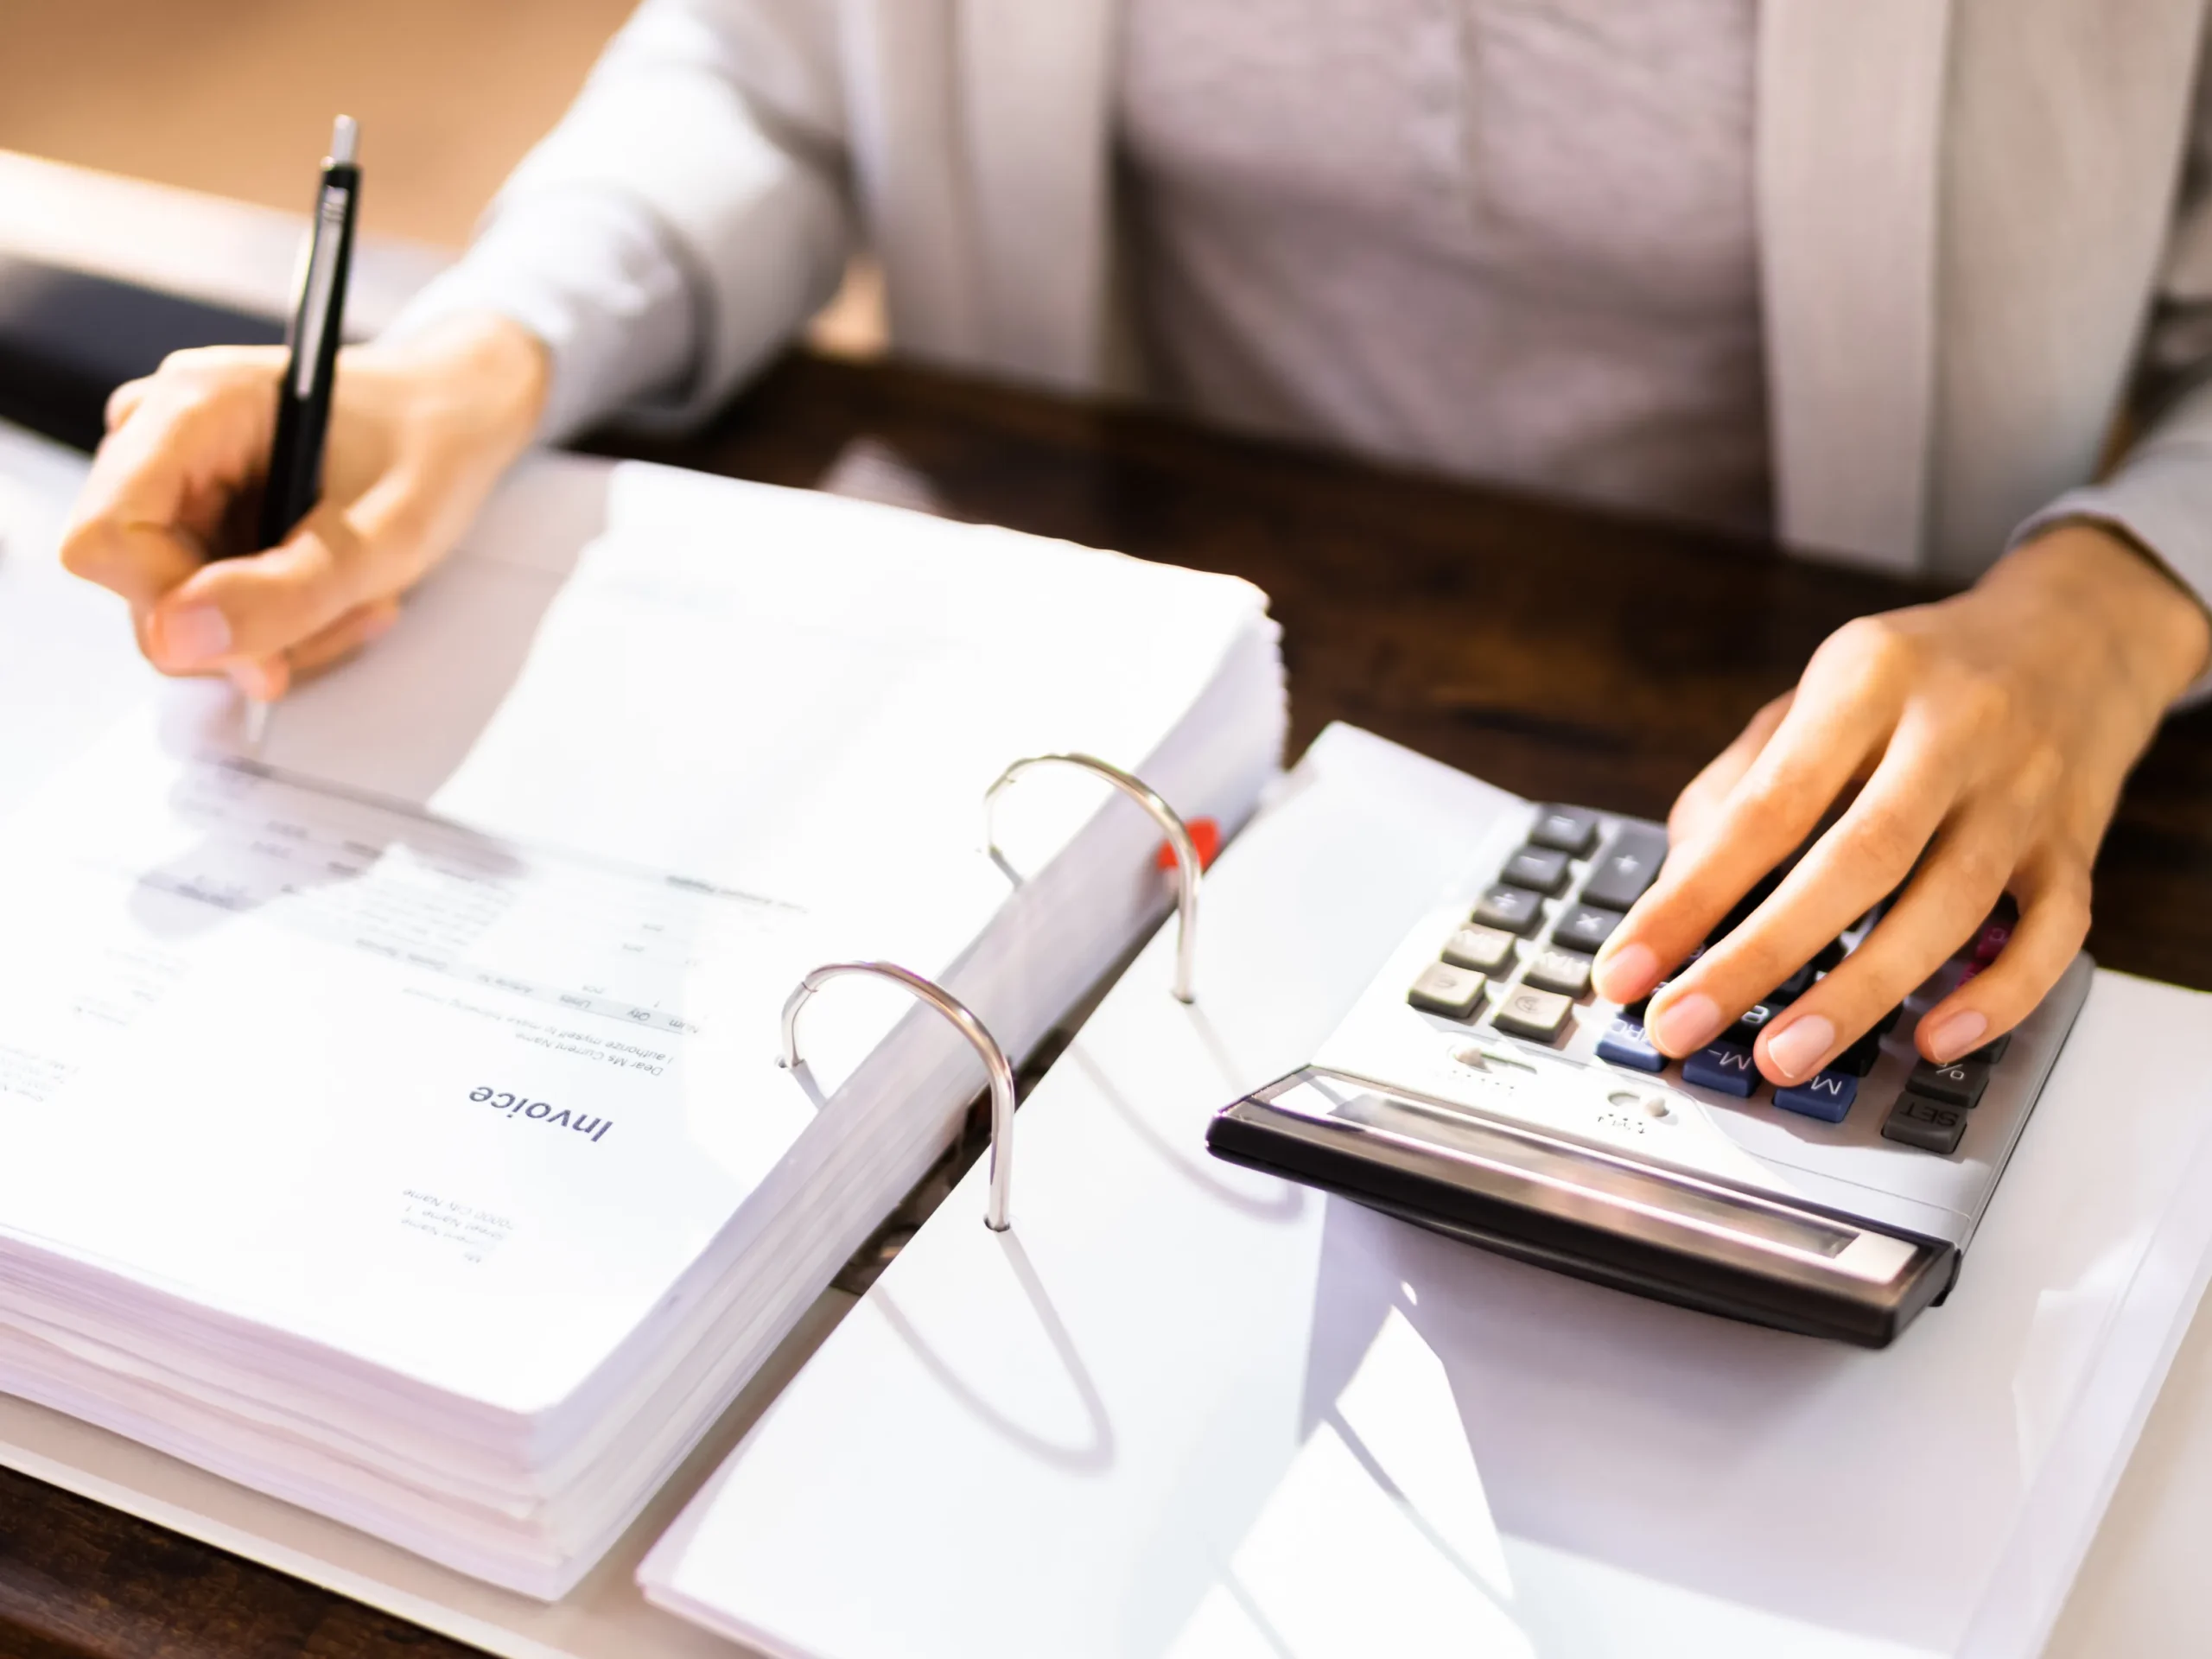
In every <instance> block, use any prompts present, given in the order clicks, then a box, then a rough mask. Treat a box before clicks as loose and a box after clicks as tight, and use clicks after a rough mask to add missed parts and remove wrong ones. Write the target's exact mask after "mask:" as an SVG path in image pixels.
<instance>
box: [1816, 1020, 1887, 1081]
mask: <svg viewBox="0 0 2212 1659" xmlns="http://www.w3.org/2000/svg"><path fill="white" fill-rule="evenodd" d="M1880 1058H1882V1039H1881V1037H1880V1035H1879V1034H1878V1033H1874V1032H1871V1031H1870V1032H1868V1033H1866V1035H1865V1036H1864V1037H1861V1038H1860V1039H1859V1040H1858V1041H1857V1042H1855V1043H1853V1045H1852V1046H1850V1047H1849V1048H1847V1049H1845V1050H1844V1051H1843V1052H1842V1053H1840V1054H1839V1055H1837V1056H1836V1057H1835V1058H1834V1059H1832V1060H1830V1061H1829V1062H1828V1065H1827V1069H1828V1070H1829V1071H1848V1072H1850V1073H1851V1075H1852V1076H1853V1077H1865V1076H1866V1074H1867V1073H1868V1072H1869V1071H1872V1070H1873V1069H1874V1062H1875V1061H1877V1060H1878V1059H1880Z"/></svg>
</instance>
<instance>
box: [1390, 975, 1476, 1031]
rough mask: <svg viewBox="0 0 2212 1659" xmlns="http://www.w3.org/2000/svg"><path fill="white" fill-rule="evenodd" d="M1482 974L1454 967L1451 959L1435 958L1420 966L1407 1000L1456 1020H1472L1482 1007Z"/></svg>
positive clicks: (1416, 1005) (1418, 1006) (1430, 1011)
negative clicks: (1421, 967) (1446, 960)
mask: <svg viewBox="0 0 2212 1659" xmlns="http://www.w3.org/2000/svg"><path fill="white" fill-rule="evenodd" d="M1484 983H1485V981H1484V978H1483V976H1482V975H1480V974H1478V973H1477V972H1475V971H1474V970H1473V969H1471V968H1454V967H1453V966H1452V964H1451V963H1448V962H1432V963H1429V964H1428V966H1427V967H1426V968H1424V969H1421V977H1420V978H1419V979H1417V980H1415V981H1414V985H1413V988H1412V989H1411V990H1409V991H1408V992H1407V993H1406V1001H1408V1002H1410V1003H1412V1004H1413V1005H1414V1007H1417V1008H1426V1009H1427V1011H1428V1012H1429V1013H1431V1014H1447V1015H1449V1016H1450V1017H1451V1018H1452V1019H1454V1020H1471V1019H1473V1018H1474V1016H1475V1010H1476V1009H1478V1008H1479V1007H1482V1003H1483V986H1484Z"/></svg>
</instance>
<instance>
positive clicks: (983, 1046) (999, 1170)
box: [783, 962, 1014, 1233]
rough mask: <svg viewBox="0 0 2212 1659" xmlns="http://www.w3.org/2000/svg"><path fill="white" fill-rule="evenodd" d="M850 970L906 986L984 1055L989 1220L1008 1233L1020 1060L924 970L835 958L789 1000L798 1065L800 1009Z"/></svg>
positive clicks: (788, 1062)
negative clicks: (988, 1134)
mask: <svg viewBox="0 0 2212 1659" xmlns="http://www.w3.org/2000/svg"><path fill="white" fill-rule="evenodd" d="M847 974H868V975H870V976H874V977H875V978H878V979H887V980H890V981H891V982H893V983H894V984H899V985H903V986H905V987H906V988H907V989H908V990H910V991H912V993H913V994H914V995H916V996H918V997H919V998H920V999H921V1000H922V1001H925V1002H926V1003H928V1004H929V1005H930V1007H933V1008H935V1009H936V1010H937V1011H938V1013H939V1014H943V1015H944V1017H945V1018H946V1019H948V1020H950V1021H952V1023H953V1025H954V1026H955V1027H957V1028H958V1030H959V1032H960V1034H961V1035H962V1036H963V1037H965V1038H966V1039H968V1041H969V1044H970V1045H971V1046H973V1047H974V1048H975V1051H976V1053H977V1054H979V1055H980V1056H982V1061H983V1070H984V1071H987V1072H988V1073H989V1074H990V1079H991V1196H990V1202H989V1204H988V1206H987V1207H986V1208H985V1210H984V1211H983V1224H984V1225H985V1226H986V1227H988V1228H989V1229H990V1230H992V1231H993V1232H995V1233H1002V1232H1004V1231H1006V1230H1007V1228H1008V1227H1009V1226H1011V1225H1012V1224H1013V1223H1012V1220H1011V1219H1010V1218H1009V1217H1008V1216H1007V1210H1008V1208H1009V1206H1010V1201H1011V1198H1012V1195H1013V1191H1014V1064H1013V1062H1012V1061H1010V1060H1008V1059H1007V1057H1006V1051H1005V1050H1004V1049H1002V1048H1001V1047H1000V1046H999V1044H998V1039H997V1038H995V1037H994V1036H992V1035H991V1033H989V1032H988V1031H987V1030H986V1029H984V1027H983V1022H982V1020H978V1019H977V1018H976V1016H975V1014H973V1013H972V1012H970V1011H969V1007H968V1005H967V1004H966V1003H964V1002H963V1001H961V1000H960V999H959V998H958V997H957V996H955V995H952V993H951V992H950V991H948V990H946V989H944V988H943V987H942V986H939V985H936V984H932V983H931V982H930V981H928V980H926V979H924V978H923V977H922V976H920V975H919V974H917V973H912V972H909V971H908V970H907V969H904V968H901V967H899V965H898V964H897V963H890V962H831V963H823V965H822V966H821V967H819V968H817V969H814V970H813V971H812V972H811V973H810V974H808V975H807V976H806V977H805V978H804V979H802V980H801V981H799V982H798V988H797V989H796V990H794V991H792V993H791V995H790V996H788V997H787V998H785V1001H784V1059H783V1063H784V1065H785V1066H786V1067H796V1066H797V1065H798V1063H799V1058H798V1011H799V1010H800V1009H801V1008H803V1007H805V1006H806V1005H807V1003H808V1001H810V1000H811V998H812V997H813V995H814V994H815V993H816V992H817V991H818V990H820V989H821V988H823V986H824V985H827V984H828V983H829V982H830V981H831V980H833V979H838V978H841V977H842V976H844V975H847Z"/></svg>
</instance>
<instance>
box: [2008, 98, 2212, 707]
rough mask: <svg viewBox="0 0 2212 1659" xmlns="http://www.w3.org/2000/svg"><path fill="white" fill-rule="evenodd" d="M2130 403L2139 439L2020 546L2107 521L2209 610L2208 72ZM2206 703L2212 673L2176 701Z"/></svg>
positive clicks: (2211, 283) (2027, 529)
mask: <svg viewBox="0 0 2212 1659" xmlns="http://www.w3.org/2000/svg"><path fill="white" fill-rule="evenodd" d="M2131 406H2132V409H2133V412H2134V416H2135V429H2136V431H2137V432H2138V434H2139V436H2138V437H2137V439H2136V441H2135V442H2133V444H2132V445H2131V446H2130V447H2129V448H2128V449H2127V450H2126V453H2125V454H2123V455H2122V456H2121V458H2120V461H2119V462H2118V464H2117V465H2115V466H2114V467H2113V469H2112V471H2111V473H2110V474H2108V475H2107V477H2106V478H2105V479H2103V480H2101V482H2098V483H2095V484H2092V485H2088V486H2084V487H2083V488H2081V489H2077V490H2070V491H2069V492H2068V493H2066V494H2064V495H2063V496H2061V497H2059V498H2058V499H2057V500H2056V501H2054V502H2052V503H2051V504H2050V505H2049V506H2047V507H2045V508H2044V509H2043V511H2042V512H2038V513H2037V514H2035V515H2034V516H2033V517H2032V518H2030V519H2029V520H2028V521H2027V522H2026V523H2025V524H2022V525H2021V526H2020V528H2019V529H2018V531H2015V532H2014V533H2013V537H2012V542H2013V544H2014V545H2015V546H2017V545H2018V543H2021V542H2023V541H2025V540H2027V539H2028V538H2029V537H2032V536H2034V535H2036V534H2037V532H2039V531H2044V530H2046V529H2048V528H2050V526H2051V525H2053V524H2060V523H2063V522H2066V521H2069V520H2074V521H2079V520H2088V521H2089V522H2091V523H2095V524H2105V525H2107V526H2108V527H2110V528H2112V529H2113V530H2116V531H2119V532H2120V534H2122V535H2124V536H2125V537H2127V538H2128V539H2129V540H2130V541H2132V542H2133V543H2134V544H2135V545H2136V546H2137V547H2138V548H2139V549H2141V550H2143V551H2144V552H2145V554H2147V555H2148V556H2150V557H2152V559H2154V560H2156V561H2157V562H2158V563H2159V564H2161V565H2163V566H2164V569H2165V570H2166V572H2167V574H2168V575H2171V576H2172V577H2173V578H2174V580H2175V581H2176V582H2178V583H2179V584H2180V585H2181V586H2182V587H2183V588H2186V589H2187V590H2188V591H2190V593H2193V594H2196V600H2197V602H2198V603H2199V604H2201V605H2203V606H2204V607H2206V608H2207V610H2208V611H2212V74H2208V73H2206V72H2205V71H2203V70H2200V72H2199V77H2198V85H2197V91H2196V108H2195V111H2194V113H2193V120H2192V130H2191V136H2190V150H2189V155H2188V156H2187V158H2186V161H2185V163H2184V166H2183V179H2182V191H2181V199H2180V203H2179V211H2178V213H2177V218H2176V220H2175V225H2174V231H2173V235H2172V238H2171V241H2170V242H2169V244H2168V246H2167V252H2166V260H2165V265H2164V271H2163V273H2162V276H2161V278H2160V283H2159V288H2158V293H2157V295H2156V296H2154V297H2153V302H2152V313H2151V316H2150V319H2149V322H2148V326H2147V328H2146V330H2145V340H2144V350H2143V356H2142V359H2141V363H2140V365H2139V373H2138V378H2137V384H2136V386H2135V390H2134V395H2133V398H2132V400H2131ZM2208 697H2212V669H2208V670H2207V671H2206V672H2205V673H2204V674H2203V675H2202V677H2200V678H2199V679H2198V680H2197V681H2196V683H2195V684H2194V685H2192V686H2190V689H2189V690H2187V691H2186V692H2184V693H2183V696H2182V697H2181V698H2180V699H2179V701H2180V702H2191V703H2193V702H2202V701H2204V700H2205V699H2206V698H2208Z"/></svg>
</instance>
